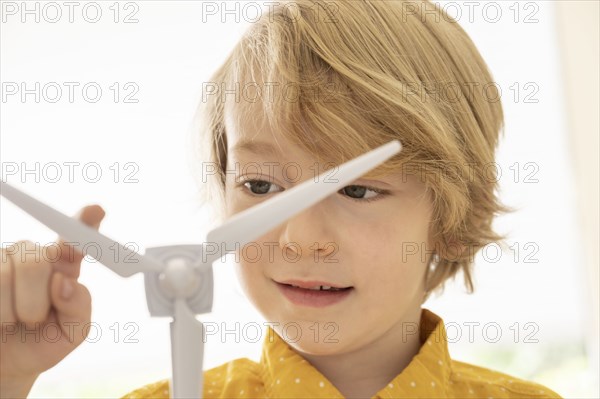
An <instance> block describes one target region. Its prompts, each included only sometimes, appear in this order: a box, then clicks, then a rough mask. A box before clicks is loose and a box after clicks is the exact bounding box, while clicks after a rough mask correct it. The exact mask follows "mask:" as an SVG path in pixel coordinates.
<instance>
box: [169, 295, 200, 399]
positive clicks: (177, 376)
mask: <svg viewBox="0 0 600 399" xmlns="http://www.w3.org/2000/svg"><path fill="white" fill-rule="evenodd" d="M174 306H175V316H174V320H173V321H172V322H171V364H172V378H171V384H170V396H171V398H176V399H180V398H194V399H197V398H201V397H202V386H203V380H204V375H203V370H202V362H203V359H204V326H203V325H202V323H200V322H199V321H198V320H196V317H195V316H194V314H193V313H192V312H191V311H190V309H189V308H188V306H187V304H186V303H185V300H184V299H175V301H174Z"/></svg>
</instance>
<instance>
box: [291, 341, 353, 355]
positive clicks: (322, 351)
mask: <svg viewBox="0 0 600 399" xmlns="http://www.w3.org/2000/svg"><path fill="white" fill-rule="evenodd" d="M288 344H289V345H290V346H291V347H292V348H293V349H294V350H295V351H296V352H298V353H299V354H300V355H311V356H332V355H338V354H342V353H343V352H344V348H343V347H342V345H341V343H340V342H331V343H324V342H314V341H313V340H311V339H301V340H299V341H296V342H288Z"/></svg>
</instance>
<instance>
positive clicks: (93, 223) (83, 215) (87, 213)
mask: <svg viewBox="0 0 600 399" xmlns="http://www.w3.org/2000/svg"><path fill="white" fill-rule="evenodd" d="M105 215H106V212H104V209H102V207H101V206H100V205H88V206H86V207H83V208H81V209H80V210H79V212H78V213H77V218H78V219H79V220H80V221H82V222H83V223H85V224H87V225H88V226H90V227H93V228H95V229H98V227H100V223H101V222H102V219H104V216H105Z"/></svg>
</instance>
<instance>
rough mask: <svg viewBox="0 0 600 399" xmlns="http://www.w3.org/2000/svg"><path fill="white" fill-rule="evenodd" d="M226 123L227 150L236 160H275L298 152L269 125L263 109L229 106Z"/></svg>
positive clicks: (258, 107) (225, 117)
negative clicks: (260, 158) (244, 156)
mask: <svg viewBox="0 0 600 399" xmlns="http://www.w3.org/2000/svg"><path fill="white" fill-rule="evenodd" d="M224 122H225V132H226V135H227V150H228V152H229V153H231V154H232V155H234V156H235V157H237V156H241V155H260V156H261V157H264V158H275V157H282V156H286V155H289V154H290V153H291V152H295V150H293V149H292V148H291V147H292V144H290V143H289V142H288V141H287V140H286V139H285V138H284V137H283V136H282V135H281V134H277V132H275V131H273V129H272V128H271V127H270V126H269V124H268V123H267V122H266V118H265V117H264V115H263V110H262V109H261V107H260V105H257V104H253V105H252V106H248V105H244V106H239V104H236V106H226V107H225V113H224Z"/></svg>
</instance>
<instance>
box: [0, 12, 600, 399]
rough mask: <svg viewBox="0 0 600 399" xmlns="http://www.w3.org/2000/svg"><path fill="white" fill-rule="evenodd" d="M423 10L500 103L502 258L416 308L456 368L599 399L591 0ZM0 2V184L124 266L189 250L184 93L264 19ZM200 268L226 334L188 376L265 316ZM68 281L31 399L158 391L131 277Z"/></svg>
mask: <svg viewBox="0 0 600 399" xmlns="http://www.w3.org/2000/svg"><path fill="white" fill-rule="evenodd" d="M437 3H438V4H439V5H440V6H442V7H444V8H445V9H446V11H447V12H448V13H449V15H450V16H452V17H454V18H455V19H456V20H457V21H458V22H459V23H460V25H461V26H462V27H463V28H464V29H465V30H466V31H467V33H468V34H469V35H470V36H471V38H472V39H473V41H474V42H475V44H476V46H477V47H478V49H479V51H480V52H481V53H482V55H483V58H484V59H485V60H486V61H487V63H488V65H489V67H490V70H491V71H492V74H493V77H494V79H495V81H496V82H497V83H498V86H499V87H500V89H501V92H502V102H503V105H504V109H505V113H506V133H505V138H504V140H503V141H502V143H501V145H500V148H499V151H498V158H497V163H498V165H499V168H498V169H499V170H500V171H501V176H500V183H501V197H502V199H503V201H504V202H505V203H506V204H508V205H511V206H515V207H517V208H518V209H519V210H518V211H517V212H515V213H513V214H511V215H505V216H502V217H499V218H498V219H497V220H496V226H497V230H498V231H499V232H501V233H508V234H509V240H508V241H509V244H510V248H509V249H506V250H504V251H502V250H499V248H498V247H495V246H489V247H486V248H485V249H484V251H482V252H480V253H479V254H478V256H477V260H476V272H475V293H474V294H471V295H468V294H466V293H465V289H464V287H463V285H462V276H459V277H458V278H457V279H456V281H454V282H449V283H448V284H447V288H446V291H445V292H444V294H443V295H442V296H440V297H433V298H430V299H429V301H428V302H427V303H426V304H425V307H427V308H429V309H431V310H433V311H434V312H436V313H438V314H439V315H440V316H441V317H442V318H443V319H444V321H445V323H446V328H447V330H448V334H449V339H450V343H449V346H450V351H451V355H452V356H453V357H454V358H455V359H457V360H462V361H466V362H472V363H475V364H478V365H482V366H484V367H489V368H492V369H496V370H498V371H502V372H505V373H508V374H512V375H514V376H517V377H520V378H524V379H530V380H533V381H536V382H539V383H541V384H544V385H546V386H548V387H549V388H551V389H553V390H555V391H556V392H558V393H559V394H561V395H562V396H564V397H569V398H571V397H577V398H584V397H585V398H597V397H600V392H599V388H598V374H599V373H598V362H599V360H598V352H599V348H598V323H599V322H598V313H599V312H598V280H599V277H598V264H599V258H598V245H599V244H598V242H599V237H598V206H599V200H598V181H599V180H600V179H599V176H598V174H599V165H598V148H599V144H598V136H599V124H598V123H599V116H598V109H599V102H598V95H599V83H598V77H599V69H598V59H599V50H598V47H599V44H598V37H599V36H600V35H599V31H598V18H599V17H598V15H599V9H598V2H597V1H568V2H560V1H527V2H525V1H514V2H504V1H502V2H493V1H477V2H461V1H441V2H437ZM467 3H469V4H470V5H468V4H467ZM0 4H1V10H2V15H1V18H2V20H1V25H0V36H1V37H0V80H1V83H2V92H1V97H2V98H1V103H0V158H1V162H0V163H1V165H2V179H3V180H5V181H7V182H9V183H11V184H13V185H14V186H16V187H18V188H20V189H22V190H24V191H25V192H27V193H29V194H31V195H33V196H35V197H36V198H38V199H41V200H43V201H45V202H46V203H48V204H49V205H51V206H53V207H55V208H57V209H59V210H61V211H62V212H64V213H67V214H69V215H73V214H75V213H76V212H77V210H78V209H79V208H81V207H82V206H84V205H87V204H91V203H98V204H100V205H102V207H103V208H104V209H105V210H106V212H107V215H106V218H105V220H104V222H103V224H102V226H101V229H100V231H101V232H103V233H104V234H106V235H108V236H109V237H111V238H114V239H116V240H119V241H121V242H123V243H131V245H132V247H136V248H138V249H139V250H143V248H146V247H151V246H161V245H169V244H193V243H196V244H197V243H200V242H201V241H202V239H203V238H204V235H205V234H206V232H207V226H208V220H209V219H210V218H209V215H208V214H207V212H208V211H207V210H206V209H203V208H202V207H200V206H199V202H198V198H197V196H196V191H197V188H196V187H195V183H194V179H193V177H192V175H191V173H190V170H189V168H188V166H187V165H186V157H185V153H186V145H187V142H186V135H188V134H190V132H191V129H192V120H193V116H194V113H195V110H196V107H197V105H198V104H199V102H200V100H201V94H202V85H203V83H204V82H207V81H208V80H209V77H210V75H211V73H212V72H213V71H214V70H215V69H216V68H217V67H218V66H219V65H220V64H221V62H222V61H223V60H224V59H225V57H226V55H227V54H228V52H229V51H230V50H231V48H232V47H233V46H234V44H235V43H236V41H237V40H238V39H239V37H240V36H241V34H242V33H243V31H244V29H245V28H246V27H247V26H248V25H249V24H251V23H252V21H255V20H256V16H257V15H258V14H257V13H258V12H259V11H258V10H259V7H261V6H263V5H264V4H266V3H265V2H249V1H246V2H244V1H241V2H240V1H228V2H225V3H224V2H208V1H204V2H203V1H168V2H167V1H114V2H113V1H110V2H86V1H83V2H73V3H72V4H75V5H66V4H65V3H64V2H43V1H41V2H38V1H27V2H21V1H18V2H12V1H1V2H0ZM0 212H1V219H0V220H1V223H0V241H1V242H2V245H3V246H6V245H8V244H9V243H11V242H15V241H18V240H21V239H29V240H32V241H37V242H39V243H40V244H41V245H47V244H49V243H51V242H52V241H54V240H55V238H56V237H55V234H54V233H53V232H52V231H50V230H48V229H47V228H45V227H44V226H43V225H41V224H39V223H38V222H36V221H35V220H33V219H32V218H31V217H29V216H28V215H26V214H25V213H23V212H22V211H20V210H19V209H18V208H16V207H15V206H14V205H12V204H11V203H9V202H7V201H6V200H4V199H3V198H2V199H0ZM86 259H87V258H86ZM214 272H215V284H216V288H215V292H216V296H215V303H214V312H213V313H212V314H209V315H203V316H201V317H199V319H200V320H201V321H204V322H206V323H211V326H212V327H214V328H217V329H218V330H217V331H218V332H224V331H234V332H229V333H227V334H225V335H224V336H222V335H221V334H219V333H217V334H215V335H212V336H210V337H208V340H207V343H206V347H205V368H211V367H214V366H217V365H220V364H222V363H224V362H226V361H228V360H231V359H234V358H239V357H249V358H251V359H254V360H258V359H259V356H260V348H261V344H262V342H261V340H259V341H258V342H250V341H251V340H250V339H246V338H247V336H246V333H248V334H250V333H249V332H248V331H250V330H245V329H244V326H246V325H248V323H258V324H259V325H261V326H262V325H263V324H262V323H263V321H264V320H263V319H262V317H261V316H260V315H259V314H258V313H257V312H256V311H255V310H254V309H253V308H252V307H251V305H250V304H249V303H248V302H247V300H246V299H245V298H244V296H243V294H242V292H241V290H240V288H239V285H238V283H237V281H236V278H235V275H234V274H233V268H232V259H226V261H224V262H220V263H219V262H217V263H215V268H214ZM80 281H81V282H82V283H83V284H85V285H86V286H87V287H89V289H90V291H91V293H92V298H93V301H94V308H93V315H92V320H93V323H94V324H93V325H92V327H91V330H90V335H89V336H88V338H87V340H86V342H85V343H84V344H82V346H80V347H79V348H78V349H77V350H75V351H74V352H73V353H72V354H71V355H69V356H68V357H67V358H66V359H65V360H64V361H62V362H61V363H60V364H59V365H57V366H56V367H54V368H53V369H51V370H49V371H47V372H46V373H44V374H43V375H42V376H41V377H40V378H39V379H38V381H37V382H36V384H35V385H34V387H33V389H32V391H31V393H30V397H32V398H49V397H56V398H60V397H64V398H67V397H79V398H109V397H119V396H121V395H123V394H125V393H127V392H129V391H130V390H132V389H135V388H137V387H140V386H142V385H144V384H147V383H150V382H153V381H156V380H158V379H162V378H168V377H169V376H170V372H171V365H170V346H169V333H168V331H169V319H167V318H150V317H149V313H148V310H147V307H146V302H145V293H144V288H143V278H142V276H141V275H135V276H134V277H132V278H129V279H124V278H121V277H119V276H117V275H115V274H113V273H112V272H110V271H108V269H106V268H104V267H103V266H101V265H99V264H98V263H95V261H93V259H90V260H86V261H85V264H84V265H83V266H82V272H81V278H80ZM235 331H237V335H236V333H235ZM251 335H252V336H253V334H251Z"/></svg>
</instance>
